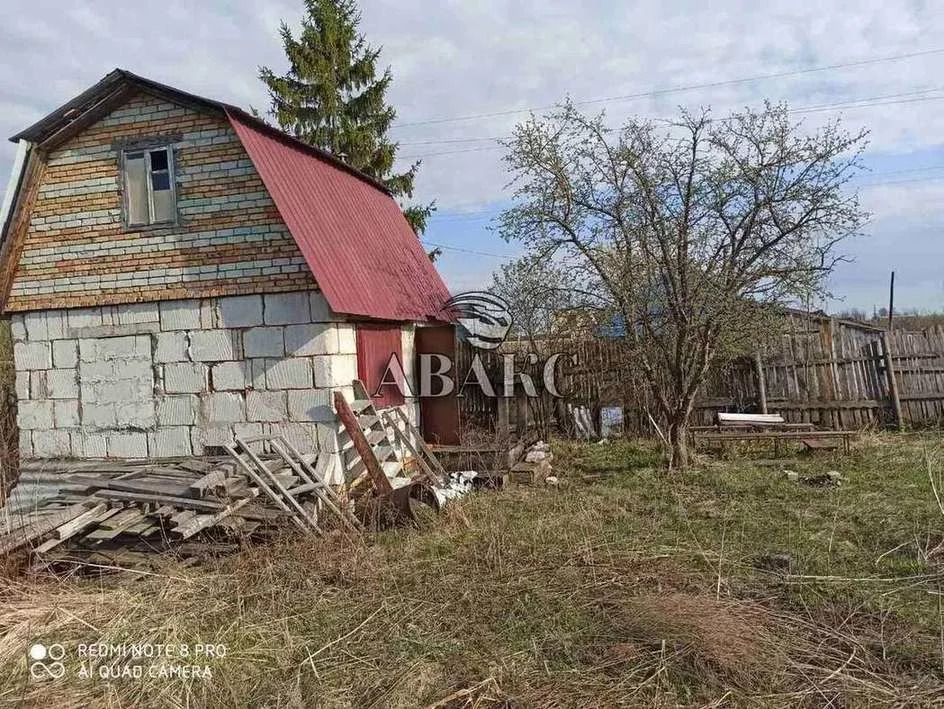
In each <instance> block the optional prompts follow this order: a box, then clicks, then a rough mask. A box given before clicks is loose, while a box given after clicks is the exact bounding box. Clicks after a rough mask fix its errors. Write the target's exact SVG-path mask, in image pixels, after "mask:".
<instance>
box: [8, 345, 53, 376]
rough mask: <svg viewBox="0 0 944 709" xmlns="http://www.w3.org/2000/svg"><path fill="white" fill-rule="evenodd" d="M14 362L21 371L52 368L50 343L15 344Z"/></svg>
mask: <svg viewBox="0 0 944 709" xmlns="http://www.w3.org/2000/svg"><path fill="white" fill-rule="evenodd" d="M13 362H14V364H15V365H16V368H17V369H18V370H20V369H49V368H50V367H52V348H51V347H50V346H49V343H48V342H15V343H14V344H13Z"/></svg>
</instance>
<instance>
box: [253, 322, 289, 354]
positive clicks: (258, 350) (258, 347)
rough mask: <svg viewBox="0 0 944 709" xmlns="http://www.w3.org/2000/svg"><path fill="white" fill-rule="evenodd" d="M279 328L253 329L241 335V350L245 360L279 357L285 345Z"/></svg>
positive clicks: (283, 351)
mask: <svg viewBox="0 0 944 709" xmlns="http://www.w3.org/2000/svg"><path fill="white" fill-rule="evenodd" d="M282 330H283V328H281V327H254V328H252V329H251V330H246V331H245V332H244V333H243V350H244V351H245V354H246V358H247V359H248V358H250V357H281V356H283V355H284V354H285V344H284V341H283V335H282Z"/></svg>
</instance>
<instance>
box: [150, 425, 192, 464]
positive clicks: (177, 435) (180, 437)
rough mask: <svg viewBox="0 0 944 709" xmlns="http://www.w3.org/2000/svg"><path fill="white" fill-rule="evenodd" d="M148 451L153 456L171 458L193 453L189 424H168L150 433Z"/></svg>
mask: <svg viewBox="0 0 944 709" xmlns="http://www.w3.org/2000/svg"><path fill="white" fill-rule="evenodd" d="M148 453H149V455H150V457H152V458H171V457H176V456H186V455H192V454H193V446H192V444H191V441H190V427H189V426H166V427H163V428H158V429H157V430H156V431H154V432H153V433H149V434H148Z"/></svg>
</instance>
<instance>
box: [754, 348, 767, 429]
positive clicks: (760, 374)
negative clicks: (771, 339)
mask: <svg viewBox="0 0 944 709" xmlns="http://www.w3.org/2000/svg"><path fill="white" fill-rule="evenodd" d="M754 370H755V372H756V374H757V400H758V405H759V406H760V412H761V413H762V414H766V413H767V379H766V378H765V377H764V361H763V360H762V359H761V358H760V352H755V353H754Z"/></svg>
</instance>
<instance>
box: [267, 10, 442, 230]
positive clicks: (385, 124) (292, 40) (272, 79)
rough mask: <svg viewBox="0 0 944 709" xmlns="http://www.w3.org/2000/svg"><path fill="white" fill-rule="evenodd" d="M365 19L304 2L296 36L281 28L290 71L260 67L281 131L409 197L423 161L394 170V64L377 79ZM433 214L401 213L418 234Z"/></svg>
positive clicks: (414, 209) (417, 208)
mask: <svg viewBox="0 0 944 709" xmlns="http://www.w3.org/2000/svg"><path fill="white" fill-rule="evenodd" d="M360 21H361V14H360V11H359V10H358V8H357V3H356V2H355V0H305V16H304V17H303V18H302V26H301V32H300V33H299V35H298V37H295V36H294V35H293V34H292V31H291V29H290V28H289V26H288V25H287V24H286V23H285V22H282V26H281V28H280V34H281V36H282V45H283V47H284V49H285V54H286V56H287V58H288V62H289V69H288V72H287V73H285V74H284V75H277V74H276V73H275V72H274V71H272V70H271V69H269V68H268V67H261V68H260V69H259V78H260V79H262V81H263V82H264V83H265V85H266V87H267V88H268V90H269V99H270V101H271V104H270V108H269V113H270V115H271V116H272V117H273V118H274V119H275V121H276V123H277V124H278V125H279V127H280V128H281V129H282V130H283V131H285V132H286V133H288V134H290V135H292V136H294V137H296V138H298V139H299V140H301V141H304V142H305V143H308V144H309V145H314V146H317V147H319V148H322V149H324V150H327V151H328V152H330V153H332V154H333V155H336V156H337V157H339V158H340V159H342V160H344V162H346V163H347V164H349V165H350V166H352V167H354V168H357V169H358V170H360V171H361V172H363V173H365V174H367V175H369V176H371V177H373V178H374V179H376V180H377V181H379V182H381V183H383V184H384V185H385V186H386V187H387V189H388V190H390V192H391V194H393V196H394V197H395V198H397V199H401V200H402V199H404V198H405V199H409V198H410V197H412V196H413V180H414V178H415V177H416V171H417V170H418V169H419V166H420V163H419V162H415V163H413V164H412V165H411V166H410V168H409V169H408V170H407V171H406V172H401V173H395V172H394V171H393V162H394V158H395V157H396V153H397V144H396V143H393V142H391V141H390V140H388V138H387V131H388V130H389V128H390V124H391V123H392V122H393V119H394V118H395V117H396V111H395V110H394V108H393V107H392V106H389V105H388V104H387V103H386V93H387V89H388V88H389V86H390V82H391V81H392V79H393V76H392V75H391V73H390V68H389V67H388V68H387V69H386V70H384V72H383V74H382V75H381V76H379V77H378V76H377V60H378V58H379V57H380V50H379V49H374V48H373V47H371V46H370V45H369V44H367V41H366V39H365V38H364V35H363V34H361V33H360V32H359V31H358V27H359V25H360ZM401 205H402V202H401ZM432 211H433V205H432V204H430V205H425V206H421V205H411V206H408V207H405V208H404V210H403V213H404V215H405V216H406V218H407V220H408V221H409V222H410V225H411V226H412V227H413V230H414V231H415V232H416V233H417V234H420V233H422V232H423V230H424V229H425V227H426V220H427V218H428V217H429V215H430V213H431V212H432Z"/></svg>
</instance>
